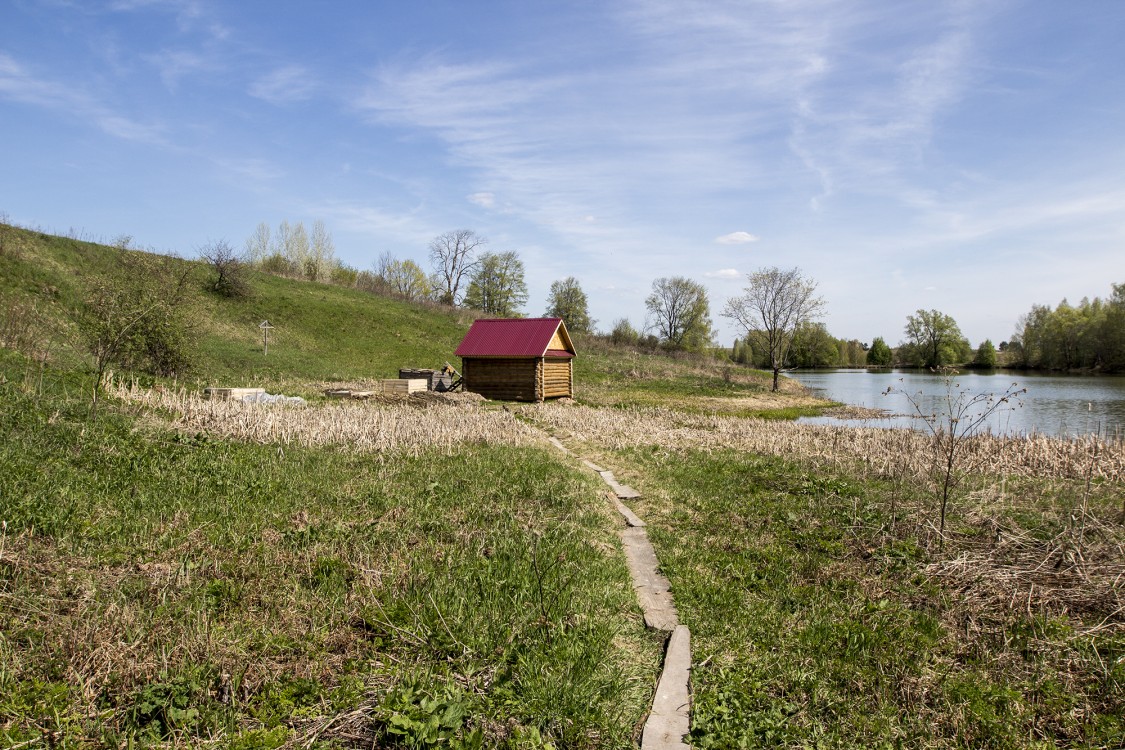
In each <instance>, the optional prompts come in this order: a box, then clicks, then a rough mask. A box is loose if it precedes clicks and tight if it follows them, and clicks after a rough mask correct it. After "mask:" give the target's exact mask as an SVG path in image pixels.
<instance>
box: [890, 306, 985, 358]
mask: <svg viewBox="0 0 1125 750" xmlns="http://www.w3.org/2000/svg"><path fill="white" fill-rule="evenodd" d="M904 331H905V333H906V337H907V346H908V347H909V350H910V352H911V354H912V355H913V359H914V362H915V364H918V365H920V366H922V367H941V366H942V365H948V364H952V363H955V362H957V361H958V360H960V359H962V358H963V357H964V356H965V355H966V354H968V353H969V352H971V350H970V349H969V342H968V341H966V340H965V337H964V336H963V335H962V334H961V329H960V328H959V327H958V326H957V321H955V320H954V319H953V318H951V317H949V316H948V315H946V314H944V313H941V312H938V311H937V310H918V311H917V312H916V313H915V314H914V315H907V316H906V328H905V329H904Z"/></svg>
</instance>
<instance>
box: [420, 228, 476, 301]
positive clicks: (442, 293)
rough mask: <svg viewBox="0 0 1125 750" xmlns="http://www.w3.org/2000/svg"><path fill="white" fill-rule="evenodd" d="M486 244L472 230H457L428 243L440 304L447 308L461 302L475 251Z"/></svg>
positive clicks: (474, 259)
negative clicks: (462, 290) (445, 305)
mask: <svg viewBox="0 0 1125 750" xmlns="http://www.w3.org/2000/svg"><path fill="white" fill-rule="evenodd" d="M485 243H486V240H485V239H484V238H483V237H479V236H477V233H476V232H474V231H473V230H471V229H456V230H454V231H452V232H446V233H445V234H441V235H438V236H437V237H434V238H433V239H432V240H431V241H430V263H431V264H432V266H433V269H434V279H435V281H436V282H437V283H436V284H435V286H436V290H435V291H436V294H437V296H438V299H439V301H441V302H443V303H445V304H447V305H456V304H459V303H460V302H461V289H462V287H463V286H464V283H465V280H466V279H467V278H468V277H469V275H470V273H471V272H472V270H473V269H474V268H475V267H476V263H477V252H478V251H479V250H480V248H482V247H483V246H484V245H485Z"/></svg>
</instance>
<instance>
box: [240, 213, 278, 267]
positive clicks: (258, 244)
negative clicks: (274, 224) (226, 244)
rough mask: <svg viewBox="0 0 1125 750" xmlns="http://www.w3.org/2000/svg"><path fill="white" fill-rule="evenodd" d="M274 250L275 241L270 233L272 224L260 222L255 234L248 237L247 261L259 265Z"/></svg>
mask: <svg viewBox="0 0 1125 750" xmlns="http://www.w3.org/2000/svg"><path fill="white" fill-rule="evenodd" d="M271 252H273V241H272V238H271V235H270V225H269V224H267V223H265V222H264V221H263V222H260V223H259V224H258V228H257V229H255V230H254V234H252V235H250V236H249V237H247V238H246V262H247V263H250V264H251V265H254V266H259V265H261V264H262V263H264V262H265V260H266V258H268V257H269V256H270V253H271Z"/></svg>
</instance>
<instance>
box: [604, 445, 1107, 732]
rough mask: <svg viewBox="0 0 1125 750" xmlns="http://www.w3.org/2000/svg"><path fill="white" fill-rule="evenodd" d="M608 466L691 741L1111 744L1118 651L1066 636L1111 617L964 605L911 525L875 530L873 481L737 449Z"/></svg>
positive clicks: (969, 540) (641, 456)
mask: <svg viewBox="0 0 1125 750" xmlns="http://www.w3.org/2000/svg"><path fill="white" fill-rule="evenodd" d="M615 460H616V461H618V462H620V464H621V465H628V466H632V467H634V468H635V469H636V470H637V471H638V472H639V473H640V476H641V478H640V479H638V480H637V483H638V485H639V486H640V489H641V490H642V491H643V492H644V493H645V495H646V500H644V501H641V502H640V503H639V504H638V508H639V512H640V513H641V514H642V516H644V517H645V518H646V520H648V522H649V527H648V529H649V534H650V536H651V538H652V539H653V543H654V545H655V548H656V551H657V555H658V557H659V559H660V561H661V566H662V569H663V570H664V572H665V574H666V575H667V576H668V577H669V579H670V581H671V583H672V588H673V593H674V595H675V597H676V605H677V608H678V609H679V611H680V614H681V618H682V619H683V621H684V622H685V624H687V625H688V626H689V627H690V628H691V630H692V635H693V650H694V654H693V656H694V661H695V664H696V666H695V668H694V669H693V672H692V689H693V692H694V699H695V704H694V707H693V711H694V713H693V723H692V740H693V744H694V745H695V746H696V747H701V748H733V747H840V748H844V747H926V748H930V747H932V748H953V747H963V748H981V747H991V748H1025V747H1047V746H1050V747H1054V746H1057V745H1061V746H1066V747H1091V748H1094V747H1119V746H1121V744H1122V743H1123V742H1125V729H1123V727H1125V725H1123V724H1122V722H1121V716H1122V712H1123V710H1125V659H1123V657H1125V640H1123V638H1122V636H1121V633H1120V631H1119V630H1115V629H1104V628H1095V631H1094V632H1093V633H1091V634H1090V635H1082V636H1079V635H1078V633H1079V632H1084V631H1086V630H1088V629H1089V628H1090V627H1091V626H1097V625H1099V623H1101V622H1103V617H1105V616H1109V617H1110V618H1112V617H1113V613H1112V612H1111V611H1109V610H1106V611H1104V612H1103V611H1097V610H1095V611H1092V612H1089V613H1087V614H1085V615H1084V616H1083V615H1080V614H1079V613H1077V612H1076V613H1074V614H1072V615H1069V616H1068V615H1067V614H1066V613H1065V612H1060V611H1058V610H1057V608H1055V609H1054V611H1053V612H1052V608H1051V607H1049V606H1048V607H1045V608H1039V607H1037V608H1036V610H1037V611H1036V612H1035V613H1034V614H1029V612H1028V611H1025V609H1024V608H1023V607H1021V606H1018V605H1017V606H1015V607H1013V608H1011V609H1009V608H1008V607H1007V606H1006V605H1007V604H1008V602H1007V601H993V602H986V601H982V600H980V599H977V602H978V603H976V604H974V603H973V602H972V601H964V600H963V599H962V597H963V596H965V594H963V593H962V592H959V591H956V590H951V589H948V588H946V587H945V586H943V585H941V583H940V579H938V578H936V577H934V576H933V575H928V574H927V573H926V572H925V571H926V570H927V566H928V565H930V564H933V563H937V562H939V561H940V560H943V559H947V558H945V557H944V556H943V555H941V554H939V553H938V551H937V549H936V548H931V546H930V545H929V543H928V542H927V541H926V539H925V538H924V537H920V536H918V535H916V534H915V533H914V532H912V531H911V530H910V529H912V528H915V527H913V526H910V525H909V524H907V525H904V526H903V527H902V529H900V531H899V533H890V532H889V529H890V518H889V515H888V512H887V511H888V507H889V502H888V496H889V494H890V492H891V491H892V488H891V487H890V486H889V484H888V483H886V482H881V481H876V480H863V479H857V478H854V477H851V476H848V475H842V474H833V473H828V472H824V471H815V472H813V471H809V470H808V469H807V468H806V467H803V466H802V465H800V464H799V463H794V462H789V461H785V460H783V459H777V458H766V457H759V456H746V455H741V454H737V453H734V452H723V453H718V454H711V453H702V452H693V451H686V450H685V451H678V452H676V453H675V454H674V455H673V456H671V457H669V456H666V455H662V452H661V451H658V450H654V451H648V450H631V451H626V452H622V453H619V454H618V455H617V457H616V459H615ZM1111 494H1112V493H1111ZM911 499H912V501H917V500H919V499H921V498H919V497H917V496H913V497H912V498H911ZM1105 499H1106V498H1104V497H1103V500H1105ZM899 502H900V503H902V498H900V499H899ZM902 507H903V506H902V505H900V506H899V508H900V509H899V513H902V512H903V511H902ZM912 512H915V513H920V512H921V509H920V507H918V506H913V511H912ZM965 531H966V532H967V531H968V528H967V526H966V527H965ZM974 544H977V542H976V541H975V537H974V536H973V535H972V534H969V533H964V534H963V536H960V537H958V538H957V539H956V540H955V541H954V542H952V543H951V546H954V547H956V546H957V545H961V546H962V549H970V548H971V547H972V545H974ZM1089 552H1090V553H1091V554H1093V549H1092V548H1091V549H1090V550H1089ZM956 554H957V551H956V550H951V551H950V557H955V556H956ZM1004 596H1008V594H1006V593H1005V594H1004ZM1110 609H1112V607H1110Z"/></svg>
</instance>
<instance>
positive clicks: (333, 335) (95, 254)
mask: <svg viewBox="0 0 1125 750" xmlns="http://www.w3.org/2000/svg"><path fill="white" fill-rule="evenodd" d="M4 229H5V232H6V237H5V241H4V248H5V249H4V253H3V256H0V307H2V308H3V309H4V311H5V317H6V323H5V328H6V329H11V328H13V327H20V326H22V327H25V328H27V329H28V335H29V337H30V338H31V339H33V340H35V341H37V342H39V344H40V346H42V347H43V348H48V349H49V350H50V352H51V355H52V358H53V359H55V360H61V362H62V363H64V364H67V365H70V366H76V365H80V364H81V363H82V362H83V361H84V360H86V359H88V357H87V356H86V355H85V353H84V352H83V350H82V347H81V344H80V343H79V337H78V335H77V329H76V327H75V323H74V321H75V316H76V310H77V309H78V308H79V307H80V305H81V303H82V301H83V296H84V294H86V289H88V287H89V286H90V285H91V284H92V283H94V282H95V281H96V280H97V279H98V277H99V275H103V274H105V273H106V272H107V270H108V269H109V268H110V266H111V265H112V264H113V261H114V256H115V255H118V254H120V253H121V252H122V251H121V250H119V249H117V248H113V247H107V246H105V245H100V244H96V243H92V242H83V241H80V240H74V239H70V238H66V237H57V236H53V235H48V234H43V233H40V232H34V231H30V230H24V229H19V228H15V227H5V228H4ZM130 252H133V251H130ZM176 263H177V265H179V266H180V267H184V266H183V264H186V266H187V267H189V268H190V275H191V281H190V286H191V289H190V290H189V295H188V298H187V301H186V302H185V303H184V304H185V305H186V306H187V308H188V309H187V311H186V312H187V315H186V319H187V321H188V325H189V328H190V329H191V334H192V338H193V339H194V346H193V347H192V350H193V358H192V366H191V368H190V369H189V370H188V371H187V372H185V373H183V377H184V378H186V379H187V380H188V382H191V383H197V384H204V383H210V382H211V381H214V382H220V381H221V382H222V383H224V384H227V385H251V384H270V385H274V386H280V385H287V386H291V387H292V386H295V385H297V384H300V383H306V382H309V381H332V380H354V379H364V378H388V377H396V376H397V373H398V369H399V368H400V367H440V366H441V365H442V364H444V363H445V362H446V361H451V360H453V352H454V350H455V349H456V346H457V343H458V341H460V339H461V337H462V336H463V335H464V332H465V331H466V330H467V329H468V326H469V324H470V323H471V322H472V320H471V316H470V315H469V314H468V313H465V312H463V311H454V310H448V309H442V308H435V307H428V306H422V305H414V304H410V303H406V302H401V301H398V300H393V299H388V298H385V297H379V296H375V295H372V294H368V293H365V292H362V291H359V290H356V289H346V288H342V287H339V286H333V285H329V284H316V283H311V282H307V281H298V280H293V279H286V278H281V277H277V276H271V275H268V274H262V273H257V272H254V271H251V272H249V273H248V277H249V281H250V288H251V293H250V296H249V297H247V298H245V299H228V298H225V297H222V296H219V295H217V294H214V293H213V292H210V291H208V290H207V284H208V281H209V279H210V269H209V268H208V267H207V265H206V264H204V263H202V262H200V261H186V260H185V261H177V262H176ZM16 319H18V320H16ZM263 320H268V321H269V322H270V324H271V325H272V326H273V329H272V330H271V331H270V340H269V352H268V356H267V355H265V354H264V352H263V347H262V332H261V330H260V329H259V327H258V326H259V323H261V322H262V321H263Z"/></svg>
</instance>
